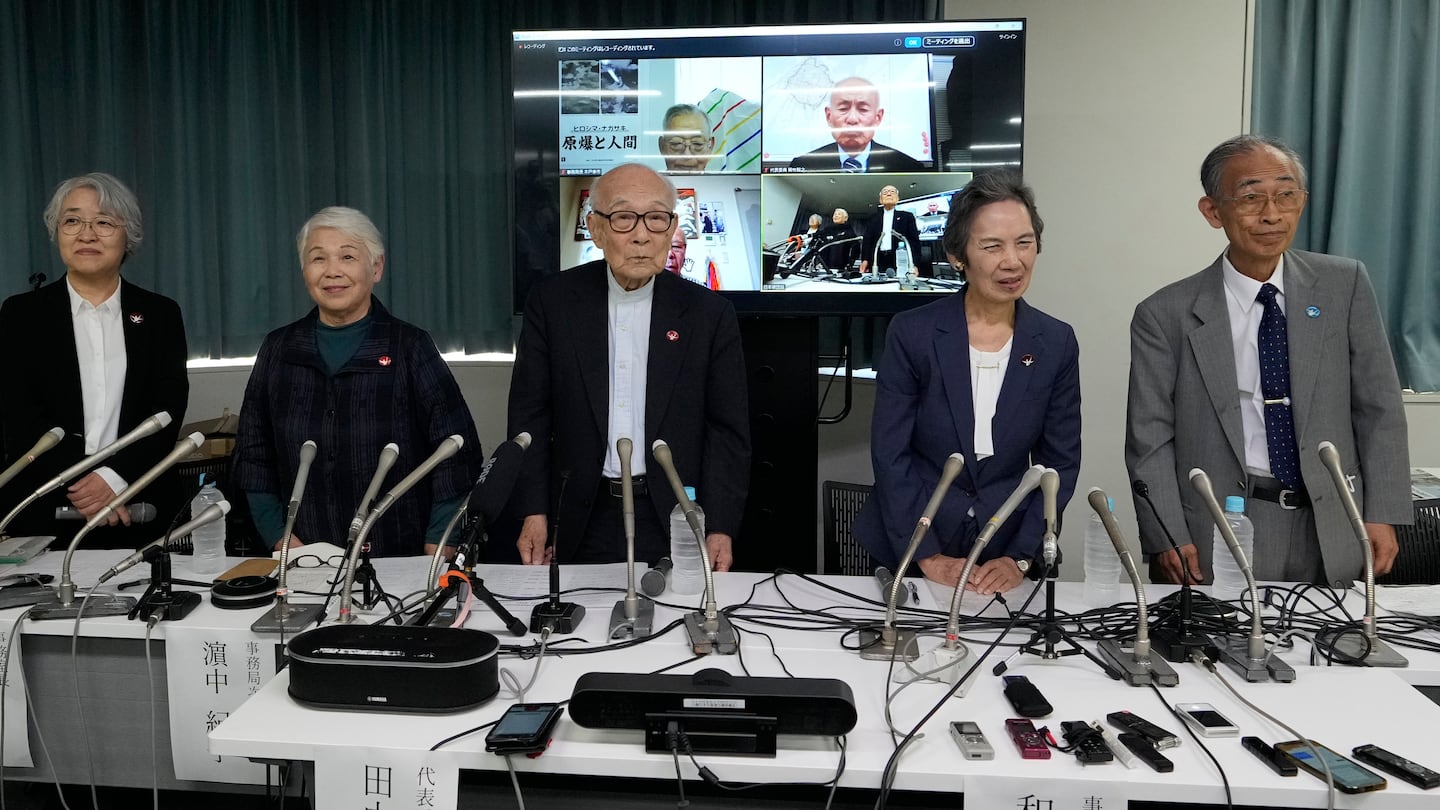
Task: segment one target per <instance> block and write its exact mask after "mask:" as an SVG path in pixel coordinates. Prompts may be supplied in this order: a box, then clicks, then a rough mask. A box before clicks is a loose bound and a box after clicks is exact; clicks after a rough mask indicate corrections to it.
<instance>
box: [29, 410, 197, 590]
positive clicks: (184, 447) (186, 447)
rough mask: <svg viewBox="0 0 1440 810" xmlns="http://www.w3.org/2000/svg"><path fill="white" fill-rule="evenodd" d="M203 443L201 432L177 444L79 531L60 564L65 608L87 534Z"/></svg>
mask: <svg viewBox="0 0 1440 810" xmlns="http://www.w3.org/2000/svg"><path fill="white" fill-rule="evenodd" d="M152 418H154V417H152ZM167 419H168V417H167ZM156 430H159V428H158V427H157V428H156ZM132 433H133V431H132ZM204 443H205V434H204V433H200V432H198V431H197V432H195V433H191V434H190V435H189V436H186V437H185V438H183V439H181V440H180V441H179V442H178V443H177V444H176V445H175V449H173V450H171V451H170V452H169V454H167V455H166V456H165V457H164V458H162V459H160V462H159V463H158V464H156V465H155V466H154V467H151V468H150V469H149V470H146V471H145V474H144V475H141V476H140V477H139V478H138V479H136V480H135V482H134V483H132V484H131V485H130V486H128V487H125V489H124V491H122V492H121V493H120V494H119V495H116V496H115V497H114V498H111V499H110V501H109V503H106V504H105V505H104V506H102V507H100V510H99V511H98V512H96V513H95V515H94V517H91V518H90V520H89V521H88V522H86V524H85V525H84V526H82V527H81V528H80V531H78V532H76V533H75V537H74V539H72V540H71V541H70V546H69V547H68V548H66V549H65V562H64V563H63V564H62V565H61V569H60V584H59V586H57V588H56V594H57V597H58V599H59V602H60V605H61V606H62V607H67V608H68V607H70V606H71V605H72V604H74V602H75V580H73V579H71V578H70V561H71V559H72V558H74V556H75V549H76V548H78V547H79V546H80V541H81V540H84V539H85V535H87V534H89V533H90V532H91V531H92V530H94V529H95V527H96V526H99V525H101V524H102V523H105V522H106V521H107V520H108V519H109V518H110V516H111V515H113V514H115V510H116V509H119V508H120V507H122V506H124V505H125V504H127V503H129V502H130V499H131V498H134V497H135V496H136V495H139V494H140V493H141V492H143V491H144V490H145V488H146V487H148V486H150V485H151V484H152V483H154V482H155V479H157V478H159V477H160V476H161V475H164V474H165V471H166V470H169V469H170V468H171V467H173V466H175V465H176V464H178V463H180V459H182V458H185V457H186V456H188V455H190V454H191V453H194V452H195V451H196V450H199V449H200V445H202V444H204ZM97 455H98V454H97Z"/></svg>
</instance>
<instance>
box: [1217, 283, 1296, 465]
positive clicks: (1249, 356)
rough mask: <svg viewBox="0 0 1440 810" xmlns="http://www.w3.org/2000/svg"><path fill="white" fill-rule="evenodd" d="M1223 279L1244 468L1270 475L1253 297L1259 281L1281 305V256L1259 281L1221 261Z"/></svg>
mask: <svg viewBox="0 0 1440 810" xmlns="http://www.w3.org/2000/svg"><path fill="white" fill-rule="evenodd" d="M1221 265H1222V267H1223V268H1224V279H1225V306H1226V308H1227V309H1228V310H1229V313H1230V342H1231V344H1232V345H1233V346H1234V347H1235V383H1236V387H1237V388H1238V389H1239V391H1240V424H1241V427H1242V428H1243V429H1244V431H1245V467H1246V469H1247V471H1248V472H1249V473H1250V474H1251V475H1262V476H1266V477H1269V476H1270V450H1269V447H1268V445H1267V444H1266V443H1265V394H1264V392H1263V391H1261V390H1260V347H1259V334H1260V318H1261V316H1263V315H1264V314H1265V307H1264V305H1262V304H1261V303H1260V302H1259V301H1257V300H1255V299H1256V298H1258V297H1259V295H1260V287H1261V285H1262V284H1273V285H1275V288H1276V289H1278V290H1279V291H1280V292H1279V294H1278V295H1276V296H1275V302H1276V303H1277V304H1279V305H1280V308H1281V309H1282V310H1283V309H1284V308H1285V280H1284V279H1285V257H1284V256H1281V257H1280V263H1279V264H1277V265H1276V266H1275V272H1274V273H1272V274H1270V278H1269V280H1267V281H1264V282H1260V281H1256V280H1255V279H1253V278H1250V277H1249V276H1247V275H1244V274H1243V273H1241V272H1240V271H1239V270H1236V269H1235V265H1233V264H1231V263H1230V257H1229V256H1226V257H1224V258H1223V259H1222V260H1221Z"/></svg>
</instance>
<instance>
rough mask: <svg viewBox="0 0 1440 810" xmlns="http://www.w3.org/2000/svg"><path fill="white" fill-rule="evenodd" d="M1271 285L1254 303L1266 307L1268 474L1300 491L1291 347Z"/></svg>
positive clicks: (1263, 375)
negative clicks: (1292, 393) (1293, 404)
mask: <svg viewBox="0 0 1440 810" xmlns="http://www.w3.org/2000/svg"><path fill="white" fill-rule="evenodd" d="M1279 293H1280V291H1279V290H1278V289H1276V288H1275V285H1274V284H1263V285H1261V287H1260V295H1258V296H1257V297H1256V298H1255V300H1257V301H1259V302H1260V304H1261V305H1262V306H1264V307H1265V314H1263V315H1262V316H1260V332H1259V336H1258V337H1259V339H1258V341H1257V343H1258V344H1259V348H1260V392H1261V393H1262V394H1263V395H1264V397H1265V446H1266V447H1267V448H1269V451H1270V474H1271V475H1272V476H1274V477H1275V479H1276V480H1278V481H1279V482H1280V483H1282V484H1284V485H1285V487H1286V488H1287V489H1299V488H1300V486H1299V485H1300V451H1299V449H1298V448H1297V447H1296V445H1295V416H1294V414H1293V413H1292V412H1291V410H1290V346H1289V343H1288V342H1287V341H1286V338H1285V313H1284V311H1282V310H1281V309H1280V304H1279V303H1278V302H1276V300H1275V296H1276V295H1278V294H1279Z"/></svg>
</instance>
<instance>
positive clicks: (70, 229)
mask: <svg viewBox="0 0 1440 810" xmlns="http://www.w3.org/2000/svg"><path fill="white" fill-rule="evenodd" d="M86 225H89V226H90V229H91V230H93V231H94V232H95V235H96V236H98V237H100V238H101V239H104V238H105V237H107V236H113V235H114V234H115V231H116V230H117V229H118V228H119V227H120V224H119V222H117V221H116V220H115V219H113V218H111V217H96V218H94V219H84V218H82V217H76V216H69V217H65V218H64V219H62V220H60V232H61V233H63V234H65V235H66V236H78V235H79V234H80V232H81V231H83V230H85V226H86Z"/></svg>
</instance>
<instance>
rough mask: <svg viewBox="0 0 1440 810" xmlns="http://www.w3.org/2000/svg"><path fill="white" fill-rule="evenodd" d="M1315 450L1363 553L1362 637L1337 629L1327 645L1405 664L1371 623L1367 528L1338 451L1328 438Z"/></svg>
mask: <svg viewBox="0 0 1440 810" xmlns="http://www.w3.org/2000/svg"><path fill="white" fill-rule="evenodd" d="M1318 452H1319V453H1320V461H1321V463H1323V464H1324V465H1325V469H1326V470H1329V472H1330V481H1331V482H1332V483H1334V484H1335V491H1336V492H1338V493H1339V494H1340V503H1341V504H1343V505H1344V506H1345V514H1346V515H1348V516H1349V517H1350V527H1351V528H1352V529H1354V531H1355V539H1356V540H1358V541H1359V542H1360V548H1361V550H1362V551H1363V552H1364V554H1365V618H1364V619H1362V620H1361V622H1360V626H1361V628H1362V629H1363V630H1364V640H1363V641H1362V640H1361V639H1357V638H1355V637H1354V635H1351V634H1346V633H1340V634H1338V635H1337V636H1336V637H1335V640H1334V642H1333V644H1332V645H1331V646H1333V647H1334V649H1335V651H1336V652H1339V653H1342V654H1344V655H1348V656H1349V657H1350V660H1356V659H1362V660H1364V662H1365V663H1366V664H1369V665H1370V666H1372V667H1403V666H1408V665H1409V663H1410V662H1409V661H1407V660H1406V659H1405V657H1404V656H1403V655H1401V654H1400V653H1398V652H1396V651H1395V649H1394V648H1393V647H1391V646H1390V645H1389V644H1386V643H1385V642H1384V641H1382V640H1381V639H1380V637H1379V635H1378V632H1377V628H1376V627H1375V549H1374V547H1373V546H1371V545H1370V532H1369V530H1367V529H1366V528H1365V518H1363V517H1361V515H1360V507H1359V506H1357V505H1356V504H1355V493H1354V492H1352V491H1351V484H1350V479H1349V478H1347V477H1346V476H1345V470H1344V468H1343V467H1342V465H1341V464H1340V451H1338V450H1336V449H1335V445H1334V444H1331V443H1330V442H1320V446H1319V448H1318Z"/></svg>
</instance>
